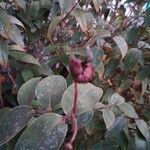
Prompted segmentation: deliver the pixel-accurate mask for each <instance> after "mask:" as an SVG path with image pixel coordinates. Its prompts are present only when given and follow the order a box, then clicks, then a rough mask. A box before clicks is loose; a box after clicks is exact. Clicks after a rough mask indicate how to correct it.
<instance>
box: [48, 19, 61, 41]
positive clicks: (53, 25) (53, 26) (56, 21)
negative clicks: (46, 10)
mask: <svg viewBox="0 0 150 150" xmlns="http://www.w3.org/2000/svg"><path fill="white" fill-rule="evenodd" d="M61 20H62V16H56V17H54V18H53V20H52V21H51V23H50V25H49V27H48V32H47V37H48V39H51V37H52V34H53V32H54V30H55V29H56V27H57V25H58V24H59V23H60V21H61Z"/></svg>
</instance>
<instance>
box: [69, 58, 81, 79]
mask: <svg viewBox="0 0 150 150" xmlns="http://www.w3.org/2000/svg"><path fill="white" fill-rule="evenodd" d="M81 63H82V61H81V60H80V59H77V58H71V59H70V62H69V65H70V72H71V74H72V76H73V77H75V76H77V75H79V74H81V73H82V71H83V68H82V64H81Z"/></svg>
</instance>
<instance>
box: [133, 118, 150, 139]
mask: <svg viewBox="0 0 150 150" xmlns="http://www.w3.org/2000/svg"><path fill="white" fill-rule="evenodd" d="M135 123H136V125H137V127H138V129H139V130H140V132H141V133H142V134H143V136H144V137H145V139H146V140H150V134H149V128H148V125H147V123H146V122H145V121H144V120H142V119H137V120H135Z"/></svg>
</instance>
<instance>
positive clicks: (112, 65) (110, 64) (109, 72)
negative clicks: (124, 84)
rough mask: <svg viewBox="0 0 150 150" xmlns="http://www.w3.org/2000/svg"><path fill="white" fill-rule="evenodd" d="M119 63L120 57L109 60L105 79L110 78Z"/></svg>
mask: <svg viewBox="0 0 150 150" xmlns="http://www.w3.org/2000/svg"><path fill="white" fill-rule="evenodd" d="M118 65H119V58H112V59H110V60H109V61H108V63H107V65H106V69H105V73H104V77H105V79H109V78H110V77H111V76H112V75H113V74H114V73H115V70H116V69H117V67H118Z"/></svg>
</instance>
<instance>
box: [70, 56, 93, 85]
mask: <svg viewBox="0 0 150 150" xmlns="http://www.w3.org/2000/svg"><path fill="white" fill-rule="evenodd" d="M69 64H70V72H71V74H72V76H73V77H74V80H75V81H76V82H78V83H87V82H90V81H91V80H92V78H93V75H94V68H93V65H92V64H91V63H89V62H86V61H81V60H80V59H77V58H71V59H70V63H69Z"/></svg>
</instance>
